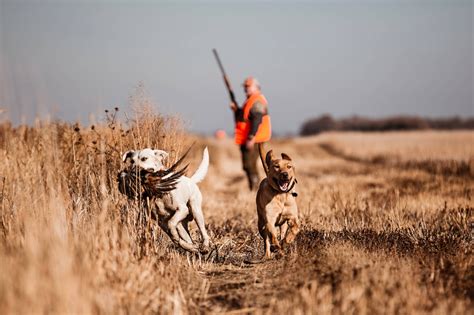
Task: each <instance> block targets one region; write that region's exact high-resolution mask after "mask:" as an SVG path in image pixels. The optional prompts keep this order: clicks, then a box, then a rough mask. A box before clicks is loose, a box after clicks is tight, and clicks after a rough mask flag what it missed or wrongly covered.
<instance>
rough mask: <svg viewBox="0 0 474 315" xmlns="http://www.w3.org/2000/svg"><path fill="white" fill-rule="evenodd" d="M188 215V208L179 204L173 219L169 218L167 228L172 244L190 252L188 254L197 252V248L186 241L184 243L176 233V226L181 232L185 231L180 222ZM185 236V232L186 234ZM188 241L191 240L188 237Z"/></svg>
mask: <svg viewBox="0 0 474 315" xmlns="http://www.w3.org/2000/svg"><path fill="white" fill-rule="evenodd" d="M188 214H189V211H188V208H187V207H186V205H185V204H181V205H179V208H178V210H177V211H176V212H175V214H174V215H173V217H171V219H170V220H169V221H168V228H169V230H170V233H171V238H172V240H173V242H175V243H176V244H178V245H179V246H181V247H182V248H184V249H186V250H188V251H190V252H194V253H195V252H198V248H197V247H196V246H195V245H194V244H192V242H191V243H188V242H187V240H186V241H184V240H183V239H182V238H181V237H180V235H179V232H178V225H179V226H180V227H179V228H180V229H181V228H182V229H183V231H185V232H186V230H184V227H183V226H182V225H181V224H180V223H181V221H183V220H184V219H185V218H186V217H187V216H188ZM186 234H187V232H186ZM188 237H189V234H188ZM189 239H190V240H191V238H190V237H189Z"/></svg>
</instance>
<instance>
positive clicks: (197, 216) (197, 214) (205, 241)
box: [189, 193, 210, 252]
mask: <svg viewBox="0 0 474 315" xmlns="http://www.w3.org/2000/svg"><path fill="white" fill-rule="evenodd" d="M189 205H190V207H191V211H192V213H193V216H194V220H195V221H196V224H197V226H198V228H199V232H200V233H201V237H202V245H203V248H202V249H203V252H207V251H208V250H209V243H210V241H209V235H208V234H207V231H206V226H205V225H204V215H203V213H202V197H201V194H200V193H199V194H196V195H195V196H194V197H193V198H191V200H190V202H189Z"/></svg>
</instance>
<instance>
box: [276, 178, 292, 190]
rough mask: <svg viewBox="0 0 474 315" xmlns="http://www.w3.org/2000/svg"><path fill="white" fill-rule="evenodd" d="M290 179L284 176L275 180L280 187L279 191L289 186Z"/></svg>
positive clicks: (287, 188)
mask: <svg viewBox="0 0 474 315" xmlns="http://www.w3.org/2000/svg"><path fill="white" fill-rule="evenodd" d="M290 183H291V180H290V179H286V178H280V179H279V180H277V184H278V188H280V190H281V191H284V192H287V191H288V190H289V187H290Z"/></svg>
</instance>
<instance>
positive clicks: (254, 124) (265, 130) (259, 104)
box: [230, 77, 272, 190]
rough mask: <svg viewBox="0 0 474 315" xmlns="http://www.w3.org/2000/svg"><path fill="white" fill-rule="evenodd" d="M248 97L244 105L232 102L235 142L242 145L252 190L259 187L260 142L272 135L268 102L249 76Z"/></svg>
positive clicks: (245, 167) (245, 84)
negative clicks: (240, 105)
mask: <svg viewBox="0 0 474 315" xmlns="http://www.w3.org/2000/svg"><path fill="white" fill-rule="evenodd" d="M243 86H244V90H245V94H246V95H247V99H246V100H245V103H244V104H243V105H242V107H241V108H240V107H238V106H237V104H235V103H231V105H230V107H231V109H232V111H233V112H234V117H235V143H236V144H238V145H240V151H241V152H242V164H243V168H244V171H245V173H246V175H247V179H248V184H249V188H250V190H255V189H257V188H258V187H257V186H258V182H259V178H258V171H257V159H258V154H259V153H258V147H257V144H258V143H263V142H267V141H269V140H270V138H271V135H272V130H271V123H270V116H269V115H268V103H267V100H266V99H265V97H264V96H263V94H262V93H261V92H260V84H259V82H258V81H257V79H255V78H253V77H248V78H247V79H245V81H244V84H243Z"/></svg>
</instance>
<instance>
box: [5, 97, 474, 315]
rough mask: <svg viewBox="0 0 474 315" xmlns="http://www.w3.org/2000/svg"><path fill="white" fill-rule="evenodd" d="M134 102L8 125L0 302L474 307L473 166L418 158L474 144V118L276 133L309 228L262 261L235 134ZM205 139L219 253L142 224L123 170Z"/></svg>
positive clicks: (461, 154) (406, 309)
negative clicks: (377, 130) (98, 116)
mask: <svg viewBox="0 0 474 315" xmlns="http://www.w3.org/2000/svg"><path fill="white" fill-rule="evenodd" d="M136 102H137V104H136V105H137V106H135V109H136V110H135V114H133V115H132V116H131V117H130V118H131V119H129V120H128V121H127V120H126V119H125V121H126V123H119V122H118V120H117V117H115V116H114V115H119V114H120V113H119V112H116V111H114V110H113V111H111V112H110V113H108V119H107V120H106V121H105V122H104V123H102V124H100V125H97V126H95V127H94V130H92V129H91V128H82V127H81V126H73V125H68V124H60V123H44V124H38V125H36V126H35V127H33V128H17V129H12V128H10V127H8V126H7V125H4V126H3V128H2V130H1V131H0V154H1V158H2V161H3V163H2V164H1V165H0V176H2V177H1V178H0V180H1V181H0V185H1V187H0V188H1V190H0V192H1V213H0V270H2V272H1V273H0V312H1V313H2V314H30V313H35V314H38V313H49V314H54V313H58V314H65V313H68V314H122V313H132V314H148V313H163V314H168V313H191V314H196V313H203V312H213V313H217V312H231V311H235V312H238V313H239V312H240V313H270V314H274V313H300V314H307V313H317V314H342V313H344V314H347V313H389V314H396V313H402V314H404V313H436V314H446V313H452V314H467V313H469V312H472V310H473V304H472V300H473V298H474V296H473V291H472V288H473V287H474V268H473V253H472V250H473V239H472V238H473V227H474V222H473V214H474V213H473V211H474V209H473V200H472V193H473V191H474V184H473V181H472V177H471V175H469V173H467V174H466V173H460V174H458V173H455V172H454V173H453V172H447V173H443V172H438V173H437V172H431V171H429V170H427V169H426V168H423V167H417V165H418V164H413V165H412V167H408V168H407V167H405V166H406V163H409V162H410V161H417V162H419V161H420V160H419V158H420V157H423V158H422V160H421V161H425V160H426V159H429V160H431V161H433V163H435V164H436V163H441V162H440V160H449V161H451V160H456V161H460V160H461V161H468V160H469V159H472V149H469V148H467V147H468V146H469V143H472V142H470V141H471V139H472V135H473V134H472V133H428V134H427V133H425V132H420V133H408V134H405V133H396V134H389V135H387V136H384V135H380V134H367V133H365V134H364V137H367V138H361V137H359V136H355V135H354V134H338V135H336V136H334V135H328V136H326V135H323V136H322V137H314V138H301V139H289V140H280V141H278V140H277V141H274V142H273V143H272V144H271V146H272V148H273V149H274V150H276V151H278V152H282V151H285V152H287V153H288V154H290V156H292V157H293V158H294V160H295V163H296V166H297V174H298V179H299V186H298V190H299V197H298V198H299V201H298V203H299V209H300V216H301V219H302V222H303V227H302V231H301V233H300V235H299V237H298V238H297V241H296V244H295V245H294V246H293V247H291V248H289V249H288V250H287V251H286V254H285V256H284V257H282V258H279V259H275V260H273V261H269V262H265V263H262V264H253V265H249V264H246V263H245V262H246V261H247V260H249V259H254V258H257V257H260V255H262V253H263V244H262V241H261V239H260V236H259V235H258V233H257V226H256V210H255V200H254V199H255V195H254V193H250V192H247V191H246V181H245V179H244V178H243V172H242V171H241V170H240V157H239V152H238V149H237V148H236V147H235V145H234V144H233V143H232V142H231V141H227V140H224V141H215V140H209V139H199V138H194V137H192V136H189V135H185V134H184V132H183V131H182V128H181V127H180V124H179V121H177V120H176V119H174V118H169V117H162V116H159V115H156V114H153V113H151V112H150V111H149V110H146V109H145V110H143V106H141V105H140V104H142V103H143V100H142V99H140V98H139V99H138V100H136ZM131 103H132V104H133V101H132V102H131ZM145 107H146V106H145ZM75 129H76V130H75ZM427 135H428V136H427ZM346 136H347V137H348V138H345V137H346ZM354 137H356V138H357V141H356V140H355V138H354ZM426 137H428V138H426ZM389 139H390V141H393V142H392V143H391V144H388V142H389V141H388V140H389ZM194 140H197V141H198V145H196V148H195V149H194V150H193V152H194V153H192V154H191V156H194V157H195V158H194V159H193V160H192V161H191V166H190V169H191V172H192V171H193V170H195V168H196V165H197V163H198V162H199V160H200V156H201V149H202V148H203V146H204V144H206V145H208V146H209V148H210V156H211V168H210V171H209V174H208V177H207V178H206V180H205V181H204V182H203V183H202V184H200V186H201V191H202V192H203V195H204V205H203V206H204V214H205V217H206V223H207V225H208V230H209V233H210V235H211V238H212V239H213V241H214V243H215V244H216V245H217V246H218V249H219V254H218V256H217V257H214V259H212V260H210V261H205V260H203V259H201V258H200V257H194V256H191V255H187V254H186V253H184V252H183V251H182V250H179V249H177V248H176V247H175V246H174V245H172V244H171V242H170V241H169V239H168V237H167V236H166V235H165V234H164V233H162V232H161V231H160V230H159V228H157V227H155V226H153V225H147V224H144V222H143V221H142V220H141V218H140V216H138V210H137V205H134V204H129V203H127V201H126V198H124V197H123V196H121V195H120V194H119V192H118V190H117V187H116V184H115V178H116V174H117V172H118V170H119V169H120V167H121V165H120V154H121V152H124V151H125V150H128V149H132V148H140V147H145V146H151V147H157V148H158V147H159V148H162V149H165V150H167V151H170V152H171V154H172V156H173V157H177V156H179V155H180V153H181V152H182V151H183V150H184V149H185V148H186V147H187V146H188V145H189V144H190V143H191V142H192V141H194ZM328 144H329V145H328ZM446 145H449V149H447V148H446ZM414 146H416V147H417V148H418V149H417V150H419V151H417V152H416V153H415V152H414V151H413V147H414ZM394 147H397V149H394ZM328 148H329V149H328ZM469 150H471V151H469ZM378 155H383V156H384V157H385V158H384V159H380V160H378V161H377V162H376V163H374V162H373V157H374V156H378ZM394 156H396V159H399V156H402V157H403V161H401V162H400V163H402V164H400V163H399V162H397V163H398V164H397V163H392V162H391V161H392V157H394ZM403 163H405V164H403ZM193 233H194V236H197V233H196V230H195V229H194V230H193Z"/></svg>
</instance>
